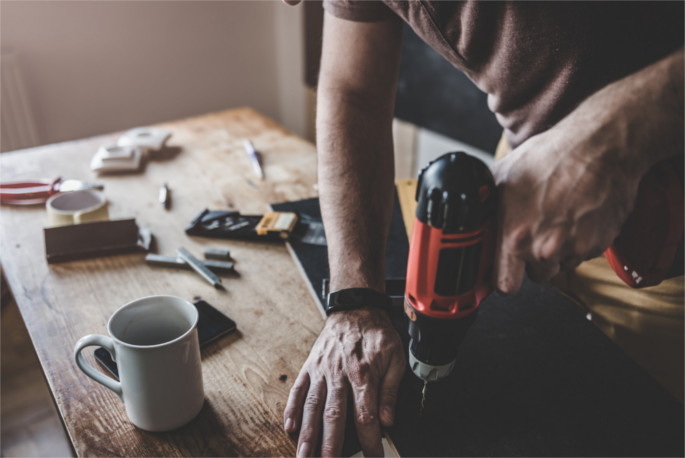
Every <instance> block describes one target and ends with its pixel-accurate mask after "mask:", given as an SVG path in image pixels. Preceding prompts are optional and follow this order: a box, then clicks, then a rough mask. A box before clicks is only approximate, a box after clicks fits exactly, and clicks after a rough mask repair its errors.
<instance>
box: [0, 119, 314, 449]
mask: <svg viewBox="0 0 685 458" xmlns="http://www.w3.org/2000/svg"><path fill="white" fill-rule="evenodd" d="M159 127H163V128H165V129H169V130H171V131H172V133H173V135H172V137H171V139H170V141H169V143H168V145H169V146H170V148H168V149H167V150H166V152H165V153H164V154H162V155H161V156H160V157H154V158H152V159H151V160H150V161H149V162H148V163H147V164H146V167H145V168H144V170H143V171H141V172H140V173H136V174H123V175H112V176H102V177H96V176H94V174H93V173H92V172H91V171H90V169H89V163H90V158H91V157H92V155H93V153H94V152H95V151H96V149H97V148H98V146H100V145H101V144H103V143H106V142H111V141H116V139H117V138H118V136H119V135H120V133H116V134H112V135H107V136H101V137H95V138H91V139H86V140H80V141H73V142H67V143H60V144H56V145H48V146H43V147H38V148H32V149H29V150H24V151H17V152H12V153H5V154H3V155H2V156H0V179H2V180H3V181H4V180H10V179H22V178H39V177H57V176H62V177H65V178H77V179H82V180H87V181H98V182H101V183H103V184H104V185H105V194H106V196H107V198H108V200H109V213H110V218H111V219H123V218H130V217H134V218H135V219H136V221H137V223H138V225H139V226H141V227H147V228H149V229H150V230H151V232H152V234H153V235H154V238H155V242H156V247H155V250H154V251H156V252H157V253H160V254H165V255H173V254H174V253H175V251H176V249H177V248H178V247H179V246H185V247H186V248H188V249H189V250H190V251H191V252H193V253H195V254H196V255H197V256H200V257H201V255H202V252H203V251H204V249H205V248H206V247H223V248H229V249H230V250H231V254H232V256H233V257H234V258H235V260H236V269H237V271H238V272H239V274H240V275H239V277H224V285H225V286H226V289H227V291H225V292H224V291H220V290H216V289H214V288H212V287H211V286H210V285H209V284H207V283H205V282H204V281H203V280H202V279H201V278H200V277H199V276H198V275H196V274H195V273H193V272H191V271H184V270H175V269H165V268H159V267H150V266H148V265H146V264H145V262H144V259H143V258H144V255H143V254H127V255H119V256H113V257H107V258H99V259H91V260H82V261H73V262H67V263H62V264H51V265H48V264H47V262H46V260H45V249H44V242H43V227H44V226H46V225H47V214H46V211H45V207H44V206H42V205H38V206H31V207H10V206H2V207H1V208H0V231H1V232H0V250H1V251H0V261H1V262H2V266H3V269H4V272H5V275H6V277H7V280H8V283H9V285H10V288H11V290H12V292H13V294H14V297H15V299H16V302H17V304H18V306H19V309H20V311H21V315H22V317H23V319H24V322H25V323H26V327H27V329H28V331H29V333H30V335H31V339H32V340H33V344H34V346H35V349H36V352H37V354H38V357H39V359H40V362H41V365H42V367H43V371H44V372H45V376H46V379H47V382H48V384H49V386H50V390H51V391H52V394H53V395H54V399H55V402H56V404H57V407H58V410H59V413H60V415H61V417H62V419H63V421H64V425H65V427H66V429H67V431H68V433H69V437H70V438H71V441H72V443H73V446H74V449H75V451H76V453H77V454H78V455H80V456H85V455H125V456H145V455H155V456H173V455H185V456H198V455H214V456H220V455H224V456H226V455H260V456H277V455H294V453H295V447H296V442H295V440H294V439H293V438H290V437H289V436H288V435H287V434H286V433H285V432H284V431H283V426H282V416H283V414H282V413H283V409H284V407H285V403H286V400H287V395H288V390H289V388H290V386H291V385H292V383H293V381H294V379H295V377H296V376H297V373H298V371H299V369H300V366H301V365H302V363H303V362H304V360H305V358H306V356H307V354H308V352H309V349H310V347H311V345H312V343H313V341H314V340H315V338H316V336H317V335H318V333H319V331H320V330H321V327H322V325H323V319H322V314H321V311H320V309H319V307H318V305H317V304H316V303H315V302H314V301H313V300H312V298H311V296H310V294H309V292H308V290H307V287H306V284H305V281H304V280H303V278H302V277H301V275H300V273H299V271H298V270H297V269H296V268H295V263H294V261H293V260H292V258H291V256H290V255H289V253H288V251H287V249H286V247H285V246H284V245H281V244H262V243H257V242H240V241H225V240H219V239H207V238H199V237H189V236H187V235H186V234H185V233H184V228H185V227H186V225H187V224H188V222H190V220H191V219H192V218H193V217H194V216H195V215H196V214H197V213H198V212H199V211H200V210H202V209H204V208H210V209H213V210H218V209H237V210H240V211H242V212H245V213H262V212H264V211H267V210H268V208H269V207H268V204H270V203H276V202H283V201H290V200H297V199H303V198H309V197H314V196H316V190H315V187H314V185H315V182H316V157H315V148H314V146H313V145H311V144H310V143H308V142H306V141H304V140H302V139H300V138H298V137H296V136H295V135H293V134H292V133H291V132H289V131H287V130H285V129H283V128H282V127H280V126H278V125H277V124H276V123H274V122H272V121H270V120H269V119H267V118H265V117H264V116H262V115H260V114H259V113H257V112H255V111H254V110H252V109H249V108H241V109H235V110H228V111H224V112H219V113H214V114H209V115H205V116H198V117H194V118H189V119H185V120H181V121H177V122H170V123H165V124H160V125H159ZM248 137H249V138H250V139H252V141H253V142H254V144H255V146H256V148H257V149H258V150H259V151H260V152H261V153H262V158H263V164H264V170H265V175H266V179H265V180H264V181H260V180H258V179H257V178H256V177H255V175H254V172H253V171H252V168H251V166H250V162H249V161H248V158H247V156H246V154H245V152H244V150H243V140H244V139H245V138H248ZM165 182H166V183H168V184H169V187H170V189H171V193H172V207H171V209H170V210H168V211H165V210H164V209H163V208H162V206H161V205H160V203H159V202H158V201H157V198H158V191H159V188H160V187H161V185H162V184H163V183H165ZM154 294H171V295H176V296H180V297H183V298H186V299H188V300H192V299H193V298H196V297H198V296H199V297H201V298H203V299H205V300H207V301H208V302H209V303H211V304H212V305H214V306H215V307H216V308H218V309H219V310H221V311H222V312H224V313H225V314H226V315H228V316H230V317H232V318H233V319H234V320H235V321H236V322H237V323H238V329H239V332H238V333H236V334H233V335H232V336H230V337H227V338H223V339H221V340H219V341H218V342H216V343H214V344H211V345H210V346H208V347H206V348H204V349H203V351H202V365H203V373H204V384H205V394H206V403H205V406H204V408H203V410H202V412H201V413H200V415H199V416H198V418H196V419H195V420H194V421H192V422H191V423H190V424H188V425H187V426H185V427H183V428H181V429H179V430H176V431H173V432H169V433H148V432H145V431H142V430H140V429H137V428H136V427H134V426H133V425H132V424H131V423H130V422H129V421H128V418H127V416H126V412H125V410H124V405H123V403H122V402H121V401H120V400H119V399H118V398H117V396H116V395H115V394H114V393H113V392H111V391H109V390H107V389H106V388H104V387H102V386H100V385H98V384H97V383H95V382H94V381H92V380H91V379H89V378H88V377H86V376H85V375H84V374H83V373H82V372H80V371H79V369H78V368H77V367H76V365H75V363H74V361H73V356H72V353H73V347H74V343H75V342H76V341H77V340H78V339H79V338H80V337H81V336H83V335H86V334H91V333H98V334H106V333H107V331H106V323H107V320H108V318H109V317H110V315H111V314H112V312H114V310H116V309H117V308H118V307H120V306H121V305H123V304H125V303H127V302H129V301H131V300H134V299H136V298H140V297H143V296H149V295H154ZM87 353H88V355H89V356H88V359H89V362H90V363H91V364H94V365H96V364H97V363H95V362H94V359H92V357H91V356H90V355H91V354H92V351H88V352H87ZM284 376H286V377H287V378H286V377H284Z"/></svg>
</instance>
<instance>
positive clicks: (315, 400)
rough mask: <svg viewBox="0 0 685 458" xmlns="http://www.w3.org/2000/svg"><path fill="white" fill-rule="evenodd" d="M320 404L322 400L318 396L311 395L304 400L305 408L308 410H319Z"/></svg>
mask: <svg viewBox="0 0 685 458" xmlns="http://www.w3.org/2000/svg"><path fill="white" fill-rule="evenodd" d="M320 404H321V398H320V397H319V396H318V395H316V394H312V393H309V395H307V397H306V398H305V400H304V408H305V409H307V410H315V409H318V407H319V405H320Z"/></svg>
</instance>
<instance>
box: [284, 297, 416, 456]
mask: <svg viewBox="0 0 685 458" xmlns="http://www.w3.org/2000/svg"><path fill="white" fill-rule="evenodd" d="M405 366H406V361H405V356H404V351H403V350H402V342H401V340H400V337H399V335H398V334H397V332H396V331H395V329H394V328H393V326H392V323H391V322H390V319H389V317H388V314H387V313H386V312H385V311H383V310H378V309H360V310H352V311H349V312H337V313H333V314H332V315H331V316H330V317H329V318H328V320H327V321H326V325H325V326H324V329H323V331H321V334H320V335H319V338H318V339H317V340H316V342H315V343H314V346H313V348H312V351H311V353H310V355H309V358H308V359H307V361H306V362H305V364H304V366H303V367H302V369H301V370H300V375H299V376H298V377H297V380H295V384H294V385H293V387H292V389H291V390H290V397H289V398H288V404H287V406H286V408H285V413H284V421H285V429H286V431H287V432H289V433H293V432H295V431H297V429H298V427H299V430H300V438H299V441H298V445H297V456H313V455H315V454H317V452H318V451H317V450H316V447H317V445H318V443H319V436H320V435H321V436H322V437H323V441H322V444H321V455H322V456H340V453H341V450H342V445H343V434H344V431H345V419H346V416H347V405H348V399H350V398H351V400H352V404H353V406H354V411H353V412H352V413H351V414H352V415H354V419H355V424H356V426H357V435H358V437H359V442H360V443H361V446H362V449H363V451H364V454H365V455H366V456H382V455H383V447H382V445H381V424H382V425H383V426H390V425H392V423H393V417H394V412H395V401H396V399H397V391H398V388H399V384H400V381H401V380H402V375H403V374H404V370H405Z"/></svg>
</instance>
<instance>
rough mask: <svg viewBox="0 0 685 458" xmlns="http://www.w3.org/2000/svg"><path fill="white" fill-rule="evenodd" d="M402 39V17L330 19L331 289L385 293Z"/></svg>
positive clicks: (321, 112)
mask: <svg viewBox="0 0 685 458" xmlns="http://www.w3.org/2000/svg"><path fill="white" fill-rule="evenodd" d="M401 37H402V23H401V21H400V20H399V19H398V18H394V19H390V20H386V21H383V22H378V23H354V22H351V21H345V20H341V19H337V18H333V17H331V16H329V15H325V18H324V35H323V51H322V56H321V72H320V74H319V84H318V90H317V92H318V103H317V150H318V157H319V168H318V174H319V196H320V202H321V213H322V216H323V220H324V225H325V227H326V238H327V240H328V259H329V264H330V269H331V289H341V288H352V287H368V288H374V289H377V290H383V288H384V284H385V265H384V264H385V242H386V238H387V234H388V229H389V225H390V217H391V214H392V196H393V178H394V164H393V147H392V118H393V111H394V104H395V90H396V85H397V74H398V72H399V60H400V51H401V47H400V44H401Z"/></svg>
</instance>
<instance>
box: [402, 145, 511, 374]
mask: <svg viewBox="0 0 685 458" xmlns="http://www.w3.org/2000/svg"><path fill="white" fill-rule="evenodd" d="M416 199H417V202H418V205H417V209H416V219H415V221H414V228H413V231H412V236H411V241H410V244H409V260H408V264H407V284H406V291H405V312H406V314H407V316H408V317H409V320H410V323H409V335H410V337H411V340H410V343H409V354H410V357H409V358H410V366H411V368H412V371H413V372H414V373H415V374H416V375H417V376H418V377H420V378H422V379H423V380H424V381H427V382H428V381H435V380H439V379H441V378H444V377H446V376H448V375H449V373H450V372H451V371H452V368H453V365H454V361H455V359H456V353H457V349H458V346H459V343H460V342H461V341H462V339H463V337H464V335H465V333H466V331H467V330H468V328H469V326H470V325H471V323H472V322H473V319H474V318H475V314H474V313H473V312H474V311H475V310H476V309H477V307H478V306H479V305H480V303H481V302H482V301H483V299H485V297H486V296H487V295H488V294H489V293H490V291H491V285H490V283H491V276H492V259H493V249H494V239H495V212H496V208H497V206H496V187H495V183H494V180H493V178H492V175H491V173H490V170H489V169H488V168H487V166H486V165H485V164H483V163H482V162H481V161H480V160H478V159H476V158H474V157H472V156H469V155H467V154H465V153H448V154H445V155H443V156H441V157H440V158H438V159H436V160H435V161H433V162H431V163H430V164H428V166H427V167H426V168H424V169H423V170H422V171H421V173H420V175H419V183H418V186H417V191H416Z"/></svg>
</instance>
